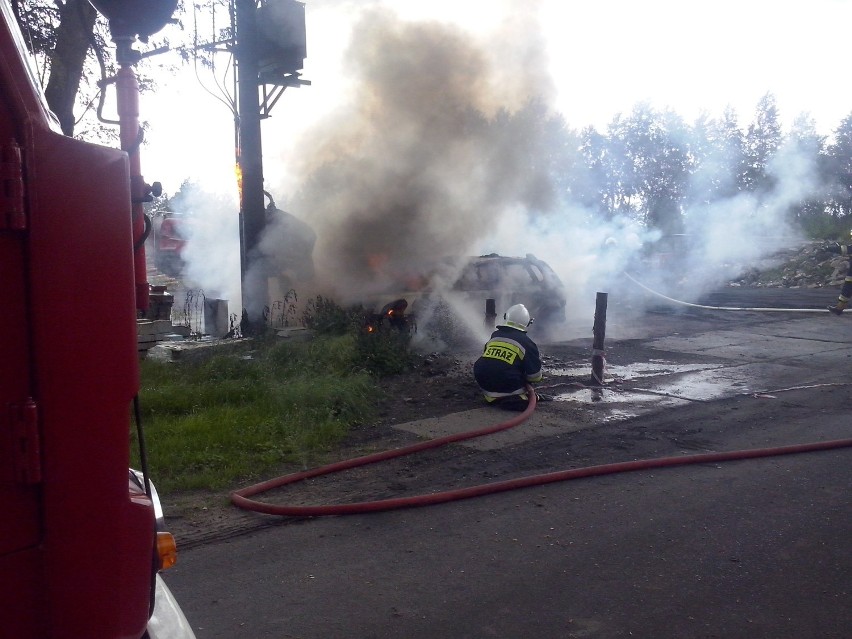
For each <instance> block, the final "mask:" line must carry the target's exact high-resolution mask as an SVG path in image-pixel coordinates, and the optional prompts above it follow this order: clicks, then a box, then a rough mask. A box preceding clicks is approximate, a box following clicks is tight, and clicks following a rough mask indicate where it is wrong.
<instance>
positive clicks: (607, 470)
mask: <svg viewBox="0 0 852 639" xmlns="http://www.w3.org/2000/svg"><path fill="white" fill-rule="evenodd" d="M529 396H530V400H529V404H528V406H527V408H526V409H525V410H524V411H523V412H522V413H519V414H518V415H517V417H515V418H513V419H510V420H507V421H504V422H501V423H499V424H497V425H495V426H489V427H486V428H482V429H479V430H474V431H469V432H466V433H457V434H455V435H448V436H446V437H439V438H437V439H430V440H428V441H425V442H420V443H418V444H413V445H411V446H405V447H403V448H397V449H394V450H389V451H384V452H381V453H374V454H372V455H366V456H363V457H356V458H354V459H348V460H345V461H341V462H337V463H334V464H328V465H326V466H320V467H318V468H313V469H311V470H306V471H302V472H298V473H292V474H290V475H284V476H282V477H278V478H275V479H270V480H268V481H265V482H262V483H259V484H255V485H253V486H249V487H247V488H243V489H241V490H237V491H234V492H233V493H231V502H232V503H233V504H234V505H235V506H237V507H239V508H242V509H244V510H251V511H254V512H259V513H265V514H267V515H286V516H291V517H318V516H324V515H352V514H355V513H368V512H379V511H384V510H393V509H396V508H410V507H413V506H426V505H431V504H441V503H444V502H448V501H454V500H457V499H467V498H470V497H479V496H481V495H490V494H492V493H498V492H504V491H508V490H516V489H518V488H528V487H530V486H541V485H543V484H549V483H553V482H557V481H566V480H569V479H580V478H581V477H594V476H597V475H610V474H615V473H626V472H630V471H635V470H648V469H651V468H665V467H668V466H686V465H688V464H706V463H712V462H722V461H734V460H740V459H753V458H757V457H771V456H777V455H789V454H793V453H807V452H815V451H820V450H831V449H836V448H846V447H850V446H852V439H837V440H832V441H825V442H814V443H808V444H796V445H792V446H780V447H776V448H755V449H749V450H735V451H729V452H720V453H702V454H698V455H683V456H679V457H658V458H656V459H644V460H638V461H629V462H619V463H613V464H602V465H599V466H587V467H585V468H573V469H570V470H561V471H556V472H552V473H545V474H543V475H532V476H528V477H518V478H517V479H509V480H506V481H499V482H494V483H490V484H482V485H480V486H471V487H468V488H459V489H456V490H447V491H444V492H438V493H429V494H426V495H416V496H412V497H398V498H393V499H383V500H379V501H366V502H357V503H351V504H330V505H325V506H287V505H276V504H270V503H265V502H260V501H255V500H253V499H249V497H251V496H253V495H258V494H260V493H264V492H267V491H270V490H272V489H274V488H279V487H281V486H286V485H287V484H294V483H296V482H299V481H302V480H304V479H310V478H311V477H318V476H320V475H329V474H331V473H336V472H340V471H343V470H348V469H350V468H356V467H358V466H365V465H367V464H373V463H376V462H379V461H384V460H386V459H392V458H394V457H403V456H405V455H411V454H412V453H416V452H418V451H421V450H426V449H430V448H437V447H439V446H444V445H445V444H449V443H452V442H457V441H463V440H465V439H472V438H474V437H481V436H483V435H490V434H492V433H497V432H499V431H502V430H507V429H509V428H512V427H514V426H517V425H518V424H521V423H522V422H524V421H526V420H527V419H528V418H529V417H530V415H532V413H533V411H534V410H535V406H536V396H535V393H534V392H530V393H529Z"/></svg>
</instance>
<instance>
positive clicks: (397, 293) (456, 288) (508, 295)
mask: <svg viewBox="0 0 852 639" xmlns="http://www.w3.org/2000/svg"><path fill="white" fill-rule="evenodd" d="M408 279H409V281H410V280H411V278H408ZM421 280H422V281H424V282H426V284H425V285H424V286H422V287H420V288H417V289H416V290H410V288H406V287H405V285H398V286H397V287H392V288H389V289H388V290H387V292H386V293H385V294H384V295H381V296H379V297H378V298H376V299H374V300H372V302H371V303H370V304H368V308H370V309H372V311H373V320H372V321H373V324H379V325H381V324H382V323H383V322H386V323H387V324H389V325H392V326H396V327H397V328H399V327H401V326H408V327H410V328H411V329H412V330H424V329H425V330H426V331H427V332H429V333H435V332H441V333H443V335H441V337H442V338H446V336H447V334H448V333H452V335H453V336H454V337H455V338H459V337H461V336H462V335H464V334H466V335H467V336H468V337H470V336H474V335H475V334H476V333H481V332H482V331H481V330H473V329H482V328H483V327H484V329H485V330H490V329H493V327H494V325H495V324H496V323H497V322H498V321H499V319H500V317H502V313H503V312H504V311H505V310H506V309H507V308H509V307H510V306H512V305H513V304H524V305H525V306H526V307H527V308H528V309H529V311H530V315H531V316H532V317H533V318H535V325H534V328H533V329H531V330H534V331H535V332H536V333H545V332H548V331H550V330H552V329H554V328H556V327H558V325H559V324H561V323H562V322H564V321H565V305H566V302H567V297H566V292H565V287H564V285H563V284H562V281H561V280H560V279H559V276H558V275H557V274H556V272H555V271H554V270H553V269H552V268H551V267H550V265H549V264H547V263H546V262H545V261H543V260H541V259H539V258H537V257H536V256H535V255H533V254H531V253H527V254H526V255H525V256H524V257H511V256H505V255H498V254H497V253H490V254H488V255H479V256H475V257H465V258H461V257H452V258H445V259H443V260H441V261H439V262H438V263H437V264H435V265H434V266H433V267H432V268H431V269H430V270H429V272H428V273H425V274H424V275H423V276H422V278H421ZM403 313H404V314H405V317H406V318H407V319H406V320H403V319H402V318H401V315H402V314H403ZM475 336H476V337H481V335H475Z"/></svg>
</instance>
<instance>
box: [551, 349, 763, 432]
mask: <svg viewBox="0 0 852 639" xmlns="http://www.w3.org/2000/svg"><path fill="white" fill-rule="evenodd" d="M588 372H589V369H588V367H586V368H583V369H580V368H577V369H562V370H560V371H559V372H558V373H556V371H554V373H555V374H560V375H573V376H577V377H582V376H585V375H587V374H588ZM643 378H649V379H647V380H646V381H645V382H644V383H643V382H642V381H641V380H643ZM651 378H652V379H651ZM605 380H606V383H605V385H604V387H603V388H601V389H596V388H579V387H570V386H566V387H565V389H564V390H562V391H560V389H559V387H558V386H554V387H553V388H552V391H551V393H552V394H553V395H554V399H555V400H556V401H561V402H574V403H581V404H589V405H593V406H595V407H596V408H598V407H599V408H600V409H601V410H602V419H603V420H604V421H607V422H609V421H621V420H624V419H629V418H631V417H636V416H638V415H641V414H643V413H647V412H650V411H651V410H655V409H659V408H664V407H670V406H671V407H673V406H682V405H684V404H687V403H690V402H700V401H709V400H714V399H719V398H721V397H730V396H732V395H736V394H738V393H742V392H746V391H747V389H746V388H745V386H746V382H745V380H744V379H743V378H742V372H741V371H739V370H737V369H731V368H722V367H719V366H708V365H707V364H674V363H672V362H665V361H662V360H652V361H650V362H642V363H637V364H631V365H629V366H608V367H607V370H606V376H605ZM623 382H632V383H630V384H622V383H623Z"/></svg>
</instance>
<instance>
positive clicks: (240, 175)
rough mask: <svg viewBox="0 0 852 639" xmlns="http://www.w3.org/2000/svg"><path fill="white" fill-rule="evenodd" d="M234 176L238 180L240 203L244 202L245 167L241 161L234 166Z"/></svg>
mask: <svg viewBox="0 0 852 639" xmlns="http://www.w3.org/2000/svg"><path fill="white" fill-rule="evenodd" d="M234 175H235V176H236V178H237V192H238V193H239V196H240V202H242V201H243V167H241V166H240V163H239V161H237V163H236V164H234Z"/></svg>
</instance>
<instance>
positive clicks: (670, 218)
mask: <svg viewBox="0 0 852 639" xmlns="http://www.w3.org/2000/svg"><path fill="white" fill-rule="evenodd" d="M624 133H625V149H626V157H627V159H628V161H629V163H630V167H631V169H632V171H631V172H632V174H633V189H634V191H635V194H636V196H637V197H638V198H639V200H640V202H641V211H642V213H643V216H644V219H645V223H646V225H647V226H649V227H652V228H657V229H660V230H661V231H663V232H664V233H680V232H682V230H683V220H682V217H681V206H682V204H683V199H684V195H685V193H686V189H687V186H688V184H689V175H690V157H689V153H688V147H687V140H688V137H689V134H688V131H687V128H686V126H685V124H684V122H683V120H682V119H681V117H680V116H678V115H677V114H675V113H674V112H672V111H668V110H667V111H664V112H658V111H656V110H654V109H652V108H651V107H650V106H649V105H647V104H639V105H637V106H636V107H635V108H634V110H633V113H631V115H630V117H629V118H628V119H627V120H626V121H625V129H624Z"/></svg>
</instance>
